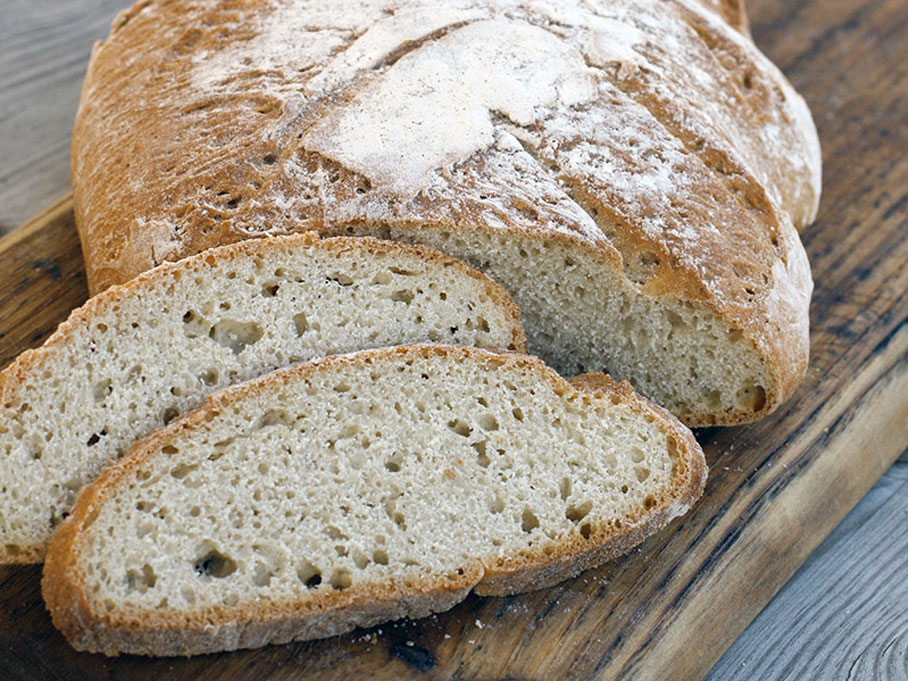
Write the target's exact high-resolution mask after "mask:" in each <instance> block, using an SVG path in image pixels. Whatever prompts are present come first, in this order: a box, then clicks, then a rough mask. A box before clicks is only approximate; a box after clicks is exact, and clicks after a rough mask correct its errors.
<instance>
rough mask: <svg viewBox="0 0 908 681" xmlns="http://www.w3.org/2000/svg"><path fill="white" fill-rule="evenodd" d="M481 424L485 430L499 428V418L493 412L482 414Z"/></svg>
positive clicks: (480, 417)
mask: <svg viewBox="0 0 908 681" xmlns="http://www.w3.org/2000/svg"><path fill="white" fill-rule="evenodd" d="M479 425H480V426H482V428H483V430H498V419H496V418H495V417H494V416H493V415H492V414H481V415H480V416H479Z"/></svg>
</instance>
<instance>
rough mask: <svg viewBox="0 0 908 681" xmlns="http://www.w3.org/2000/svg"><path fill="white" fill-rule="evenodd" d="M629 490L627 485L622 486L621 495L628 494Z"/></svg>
mask: <svg viewBox="0 0 908 681" xmlns="http://www.w3.org/2000/svg"><path fill="white" fill-rule="evenodd" d="M628 489H629V488H628V486H627V485H621V493H622V494H627V490H628Z"/></svg>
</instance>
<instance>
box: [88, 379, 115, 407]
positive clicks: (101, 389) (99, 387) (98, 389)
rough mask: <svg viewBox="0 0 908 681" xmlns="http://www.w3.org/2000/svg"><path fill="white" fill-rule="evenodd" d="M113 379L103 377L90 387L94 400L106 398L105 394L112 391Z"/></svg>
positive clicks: (99, 400)
mask: <svg viewBox="0 0 908 681" xmlns="http://www.w3.org/2000/svg"><path fill="white" fill-rule="evenodd" d="M112 383H113V381H111V380H110V379H109V378H105V379H104V380H103V381H98V382H97V383H95V384H94V385H93V386H92V388H91V394H92V396H93V397H94V398H95V402H103V401H104V400H106V399H107V396H108V395H110V393H112V392H113V386H112Z"/></svg>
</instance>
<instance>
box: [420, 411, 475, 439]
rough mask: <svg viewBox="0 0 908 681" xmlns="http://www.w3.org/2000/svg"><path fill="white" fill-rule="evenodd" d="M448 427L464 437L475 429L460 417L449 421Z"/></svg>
mask: <svg viewBox="0 0 908 681" xmlns="http://www.w3.org/2000/svg"><path fill="white" fill-rule="evenodd" d="M420 411H425V408H423V409H420ZM448 428H449V429H450V430H451V431H452V432H454V433H457V434H458V435H461V436H463V437H467V436H468V435H469V434H470V433H471V432H473V429H472V428H470V426H468V425H467V424H466V423H465V422H464V421H461V420H460V419H454V420H453V421H448Z"/></svg>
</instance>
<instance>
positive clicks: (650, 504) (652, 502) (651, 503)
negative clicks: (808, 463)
mask: <svg viewBox="0 0 908 681" xmlns="http://www.w3.org/2000/svg"><path fill="white" fill-rule="evenodd" d="M655 507H656V499H655V497H653V495H652V494H649V495H647V497H646V498H645V499H644V500H643V508H645V509H646V510H649V509H651V508H655Z"/></svg>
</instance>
